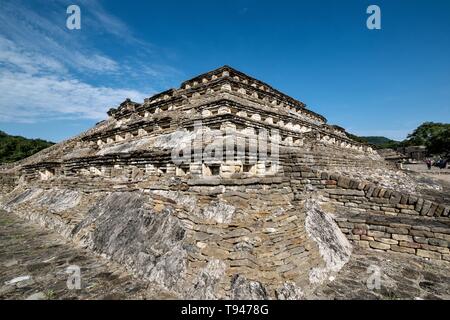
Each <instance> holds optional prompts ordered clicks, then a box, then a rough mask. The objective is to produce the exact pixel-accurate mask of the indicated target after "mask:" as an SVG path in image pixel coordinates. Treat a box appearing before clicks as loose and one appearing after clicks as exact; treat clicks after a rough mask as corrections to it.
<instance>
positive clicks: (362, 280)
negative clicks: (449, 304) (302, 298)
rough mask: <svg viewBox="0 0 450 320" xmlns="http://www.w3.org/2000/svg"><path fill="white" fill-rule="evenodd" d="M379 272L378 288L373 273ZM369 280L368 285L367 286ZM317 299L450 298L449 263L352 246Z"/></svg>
mask: <svg viewBox="0 0 450 320" xmlns="http://www.w3.org/2000/svg"><path fill="white" fill-rule="evenodd" d="M378 272H379V274H380V282H379V284H380V285H379V288H373V289H369V286H371V287H373V286H374V284H375V282H374V278H373V276H375V275H376V274H377V273H378ZM368 284H369V286H368ZM312 298H318V299H388V300H392V299H394V300H397V299H424V300H429V299H432V300H437V299H446V300H447V299H450V264H449V263H448V262H444V261H435V260H425V259H422V258H418V257H412V256H411V255H406V254H402V253H398V254H388V253H385V252H376V251H372V250H365V249H355V250H354V251H353V255H352V257H351V259H350V261H349V262H348V263H347V264H346V265H345V266H344V267H343V269H341V270H340V272H339V274H338V275H337V276H336V278H335V279H334V281H332V282H329V283H327V284H324V285H322V286H321V287H319V288H318V289H317V290H316V291H315V292H314V295H313V297H312Z"/></svg>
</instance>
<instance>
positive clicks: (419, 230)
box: [336, 215, 450, 261]
mask: <svg viewBox="0 0 450 320" xmlns="http://www.w3.org/2000/svg"><path fill="white" fill-rule="evenodd" d="M336 220H337V223H338V225H339V227H340V228H341V231H342V232H343V233H344V234H345V235H346V236H347V238H349V239H350V240H352V241H353V242H354V243H356V244H357V245H359V246H361V247H364V248H371V249H375V250H382V251H391V252H402V253H408V254H413V255H417V256H419V257H424V258H430V259H436V260H446V261H450V252H449V249H448V248H449V246H450V228H449V226H448V225H443V224H439V223H424V222H423V221H417V219H400V220H399V219H397V220H395V219H393V218H392V217H382V216H361V215H359V216H351V217H345V216H342V215H340V216H339V217H337V218H336Z"/></svg>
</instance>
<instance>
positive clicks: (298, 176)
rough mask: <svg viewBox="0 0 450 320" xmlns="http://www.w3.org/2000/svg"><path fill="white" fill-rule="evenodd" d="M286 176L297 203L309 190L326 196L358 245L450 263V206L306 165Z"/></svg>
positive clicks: (287, 172) (343, 230)
mask: <svg viewBox="0 0 450 320" xmlns="http://www.w3.org/2000/svg"><path fill="white" fill-rule="evenodd" d="M285 173H286V174H289V175H290V176H291V185H292V187H293V190H294V193H295V195H296V198H301V197H305V191H308V190H309V191H314V190H316V191H320V192H321V193H322V195H323V199H324V200H326V201H328V203H330V204H332V205H333V207H334V210H335V212H336V221H337V222H338V225H339V227H340V228H341V230H342V232H343V233H344V234H345V235H346V236H347V238H348V239H349V240H351V241H353V242H354V243H355V244H357V245H359V246H362V247H365V248H371V249H374V250H382V251H390V252H403V253H408V254H414V255H417V256H420V257H425V258H431V259H437V260H446V261H450V253H449V249H448V248H449V247H450V219H449V210H450V208H449V207H448V206H445V205H443V204H439V203H437V202H435V201H432V200H428V199H424V198H422V197H420V196H416V195H408V194H405V193H401V192H397V191H395V190H390V189H386V188H382V187H378V186H376V185H375V184H373V183H370V182H364V181H358V180H354V179H350V178H347V177H344V176H342V175H338V174H330V173H328V172H320V171H318V170H314V169H311V168H309V167H306V166H302V165H292V166H291V167H289V168H287V167H285Z"/></svg>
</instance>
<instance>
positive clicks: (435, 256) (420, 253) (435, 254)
mask: <svg viewBox="0 0 450 320" xmlns="http://www.w3.org/2000/svg"><path fill="white" fill-rule="evenodd" d="M416 254H417V255H418V256H419V257H424V258H429V259H437V260H440V259H441V254H440V253H438V252H432V251H427V250H422V249H417V253H416Z"/></svg>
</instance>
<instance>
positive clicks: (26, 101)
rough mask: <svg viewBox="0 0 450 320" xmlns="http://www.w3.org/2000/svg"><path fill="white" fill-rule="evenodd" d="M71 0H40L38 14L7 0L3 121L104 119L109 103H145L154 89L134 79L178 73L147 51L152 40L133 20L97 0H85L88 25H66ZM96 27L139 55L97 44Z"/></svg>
mask: <svg viewBox="0 0 450 320" xmlns="http://www.w3.org/2000/svg"><path fill="white" fill-rule="evenodd" d="M36 1H38V2H39V1H41V0H36ZM35 4H36V3H35ZM69 4H71V3H69V1H66V0H54V1H52V2H49V1H47V0H46V1H43V0H42V3H41V5H42V7H41V8H45V9H46V11H45V12H40V13H38V10H34V9H31V7H30V6H29V3H28V2H25V1H20V0H14V1H10V0H2V9H1V10H0V92H1V93H2V94H1V95H0V122H5V121H7V122H36V121H40V120H47V119H72V120H73V119H80V118H83V119H93V120H100V119H104V118H105V117H106V113H105V112H106V111H107V110H108V108H109V107H115V106H117V104H118V103H120V102H122V101H123V100H125V98H127V97H128V98H130V99H132V100H134V101H138V102H141V101H142V100H143V99H144V97H146V96H149V95H150V94H152V93H154V91H153V89H151V88H150V89H149V90H150V92H146V93H145V94H144V93H143V92H142V90H140V89H132V88H129V86H130V83H131V82H133V81H134V83H142V84H141V85H145V86H146V87H148V84H149V79H153V80H156V81H158V83H162V82H163V81H164V79H165V78H166V77H167V75H174V74H177V75H178V74H179V72H178V71H177V70H176V69H174V68H172V67H170V66H167V65H165V64H163V63H160V62H156V59H155V61H151V59H150V58H151V55H149V53H150V52H152V50H153V49H154V47H153V46H152V45H150V44H148V43H146V42H145V41H141V40H139V39H138V38H136V37H134V35H133V34H132V32H131V30H129V28H128V27H127V25H126V24H124V23H123V22H122V21H121V20H120V19H118V18H116V17H114V16H113V15H110V14H109V13H108V12H107V11H106V10H105V9H104V8H103V7H102V6H101V4H100V3H99V2H98V1H95V0H89V1H84V0H80V1H79V5H80V6H81V8H82V30H81V31H82V32H78V33H77V32H72V31H68V30H67V29H66V27H65V19H66V12H65V7H66V6H67V5H69ZM61 9H64V10H61ZM83 28H85V29H83ZM93 30H94V31H93ZM95 30H97V31H98V32H99V34H105V33H106V34H110V35H113V38H114V39H116V42H117V43H116V42H114V41H113V42H111V44H110V45H111V46H114V45H116V44H119V45H120V44H121V43H124V42H125V43H127V45H128V47H127V49H129V50H127V51H130V52H133V50H134V51H136V52H138V53H139V54H140V55H138V56H133V55H132V53H130V55H132V56H131V57H122V61H116V60H115V59H113V58H111V57H110V56H108V55H107V54H104V53H103V52H101V51H100V48H98V47H97V46H96V43H92V42H93V39H95V37H93V38H90V35H91V34H92V32H94V33H95ZM97 36H98V34H97ZM108 40H109V39H108ZM124 74H126V77H124ZM80 76H83V78H80ZM81 79H86V80H81ZM87 79H89V80H87ZM125 79H126V82H125ZM87 81H93V83H88V82H87ZM111 83H114V84H116V85H112V84H111ZM117 83H120V85H119V86H118V87H117ZM146 90H147V89H146Z"/></svg>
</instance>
